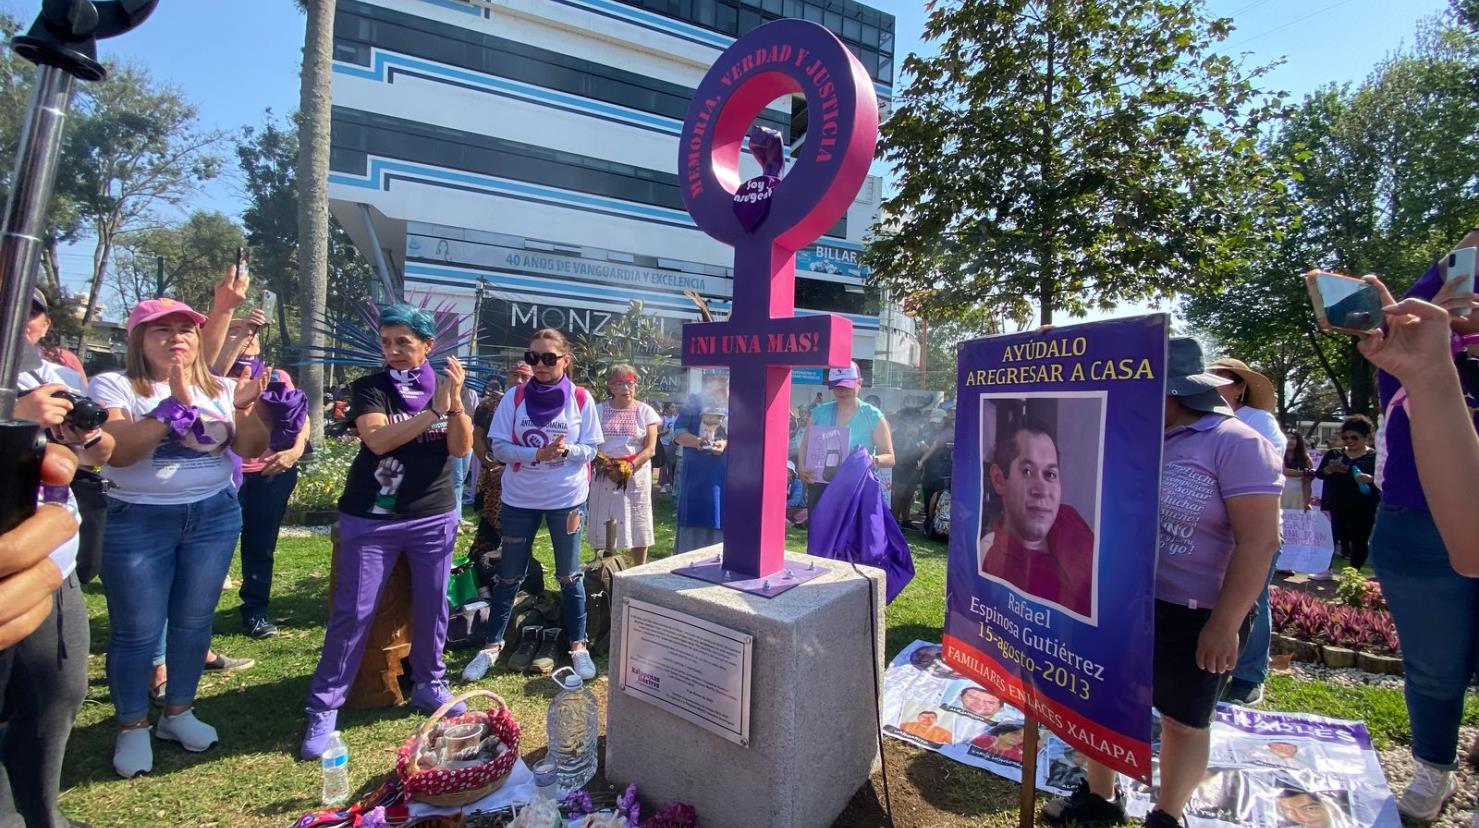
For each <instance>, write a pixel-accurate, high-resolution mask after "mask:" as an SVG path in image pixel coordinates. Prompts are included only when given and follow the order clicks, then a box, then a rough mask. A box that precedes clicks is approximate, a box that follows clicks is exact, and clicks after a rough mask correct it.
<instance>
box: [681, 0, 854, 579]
mask: <svg viewBox="0 0 1479 828" xmlns="http://www.w3.org/2000/svg"><path fill="white" fill-rule="evenodd" d="M793 94H801V95H804V96H805V98H806V107H807V113H808V127H807V134H806V140H805V143H804V145H803V146H802V149H801V154H800V156H799V157H798V158H797V159H796V161H795V163H794V165H793V166H792V167H791V169H790V171H789V172H787V173H786V174H785V175H784V176H781V177H779V178H777V176H776V175H774V174H773V173H774V172H775V171H776V170H775V169H774V165H772V164H768V163H767V164H766V167H768V168H769V169H766V170H765V173H767V174H765V175H761V176H757V177H755V178H752V179H750V180H749V181H742V180H741V177H740V156H741V149H742V146H743V144H744V140H745V137H746V135H747V134H748V133H749V131H750V125H751V123H752V122H753V121H754V120H755V117H756V116H757V115H759V114H760V112H761V111H762V110H763V109H764V107H765V106H766V105H767V104H769V103H770V102H771V101H773V100H775V99H776V98H780V97H783V96H787V95H793ZM877 139H878V99H877V97H876V96H875V95H874V92H873V82H872V80H871V79H870V78H869V77H868V73H867V71H866V70H864V69H863V65H862V64H861V63H859V62H858V60H857V58H855V57H853V55H852V53H851V52H849V51H848V50H847V47H846V46H844V45H843V44H842V41H840V40H838V39H837V37H836V36H835V35H833V34H832V33H831V32H829V31H827V29H825V28H823V27H822V26H820V25H817V24H816V23H811V22H808V21H804V20H792V19H788V20H778V21H775V22H773V23H768V24H766V25H764V26H761V27H760V28H758V29H755V30H754V31H751V32H750V33H749V34H747V35H745V36H743V37H741V38H739V39H738V40H736V41H735V42H734V44H733V45H731V46H730V47H729V48H728V49H726V50H725V51H724V54H722V55H720V57H719V59H718V61H717V62H716V63H715V64H714V66H713V68H712V69H710V70H709V73H708V75H706V76H705V77H704V80H703V83H701V84H700V85H699V87H698V90H697V91H696V93H695V94H694V97H693V102H692V103H691V104H690V105H689V108H688V117H687V118H686V119H685V120H684V122H683V134H682V138H681V140H680V142H679V149H678V178H679V189H681V190H682V192H683V203H684V205H685V206H686V207H687V208H688V212H689V213H690V214H691V215H692V216H693V220H694V222H695V223H697V225H698V226H699V228H700V229H702V230H703V231H704V232H706V233H708V234H709V235H710V236H713V237H714V238H715V239H718V240H719V241H721V242H723V243H725V244H727V245H729V246H731V247H733V248H734V303H733V308H732V311H731V313H730V316H729V318H728V319H727V320H725V321H723V322H702V323H690V324H687V325H684V326H683V364H684V365H687V366H690V367H727V368H728V369H729V378H730V379H729V389H730V390H729V425H730V427H729V449H728V455H729V457H728V477H727V479H726V481H725V489H724V502H723V504H722V506H723V509H722V514H723V520H724V552H723V556H722V563H714V564H709V565H701V566H694V567H688V568H686V569H685V570H680V571H682V572H683V573H684V574H687V575H690V576H692V577H696V578H701V579H703V580H707V581H713V582H716V583H726V584H729V585H731V586H734V587H736V588H740V589H744V590H745V591H750V592H755V593H757V594H762V595H772V596H773V595H776V594H779V593H780V592H782V591H784V589H785V588H786V587H787V586H789V585H794V584H795V583H798V582H800V581H801V580H804V579H805V576H804V575H801V574H800V573H798V572H796V571H795V570H796V567H795V565H794V564H793V565H792V567H791V568H790V569H788V570H787V572H784V573H783V572H782V570H783V569H787V567H786V563H785V493H786V456H787V448H788V442H789V441H788V414H789V408H790V399H791V369H792V368H794V367H808V366H809V367H816V366H823V367H825V366H832V367H841V366H845V365H847V364H848V362H849V360H851V358H852V323H851V322H850V321H848V320H847V319H844V318H842V317H840V316H835V315H832V314H817V315H807V316H796V315H795V311H796V301H795V288H796V276H795V267H796V251H797V250H799V249H801V248H803V247H805V246H807V245H808V244H811V243H812V242H813V241H815V240H816V239H817V238H818V237H820V236H821V235H822V233H824V232H825V231H826V230H827V229H828V228H829V227H831V226H832V225H833V224H834V223H835V222H836V221H837V219H838V218H840V217H841V216H842V215H843V214H844V213H846V212H847V208H848V207H849V206H850V205H851V204H852V202H853V198H854V197H855V196H856V195H857V193H858V190H859V188H861V187H862V185H863V181H864V179H865V178H866V177H867V175H868V169H869V165H870V164H871V163H872V161H873V150H874V147H875V145H876V143H877ZM762 140H763V139H761V138H760V137H759V136H758V134H757V136H756V138H755V139H754V141H753V142H752V143H756V144H759V143H761V142H762ZM756 155H757V157H759V158H760V160H761V161H762V163H764V162H766V161H767V160H768V156H769V153H768V148H767V149H766V150H761V151H757V153H756ZM767 207H768V209H767ZM772 576H776V577H772Z"/></svg>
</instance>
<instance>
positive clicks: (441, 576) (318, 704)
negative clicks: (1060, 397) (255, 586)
mask: <svg viewBox="0 0 1479 828" xmlns="http://www.w3.org/2000/svg"><path fill="white" fill-rule="evenodd" d="M456 537H457V512H455V511H454V512H448V513H446V514H445V515H433V516H432V517H424V518H410V519H404V520H372V519H370V518H362V517H355V516H353V515H346V514H343V513H340V515H339V579H338V582H337V583H336V584H335V585H334V610H333V614H332V615H331V616H330V617H329V626H328V629H327V630H326V631H325V632H324V650H323V655H321V656H320V657H319V660H318V669H317V670H315V671H314V673H313V685H312V686H311V687H310V688H309V690H308V708H309V709H310V710H337V709H338V708H339V707H340V706H342V705H343V704H344V697H345V696H347V695H348V694H349V685H350V683H351V682H353V681H354V674H355V672H356V671H357V670H359V662H360V658H362V657H363V656H364V653H365V643H366V639H367V638H368V637H369V634H370V624H371V622H372V621H373V620H374V617H375V605H376V604H377V603H378V602H379V600H380V592H381V591H382V590H383V589H384V588H385V582H386V580H387V579H388V578H389V577H390V571H391V570H392V569H394V568H395V564H396V560H397V559H398V558H399V557H400V556H401V555H405V556H406V563H407V564H408V565H409V566H410V568H411V656H410V658H409V661H410V663H411V681H413V682H415V683H417V684H421V683H425V682H428V681H436V680H438V679H440V678H441V677H442V674H443V673H445V672H446V671H447V668H446V665H444V664H443V663H442V647H443V646H445V645H446V643H447V579H448V577H449V574H450V571H451V566H452V542H453V541H454V540H455V539H456Z"/></svg>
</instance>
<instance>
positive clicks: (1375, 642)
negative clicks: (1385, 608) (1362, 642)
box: [1365, 610, 1402, 655]
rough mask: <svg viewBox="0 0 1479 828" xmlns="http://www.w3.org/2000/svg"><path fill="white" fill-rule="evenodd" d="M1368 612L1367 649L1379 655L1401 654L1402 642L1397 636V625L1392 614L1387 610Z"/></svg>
mask: <svg viewBox="0 0 1479 828" xmlns="http://www.w3.org/2000/svg"><path fill="white" fill-rule="evenodd" d="M1368 612H1369V613H1370V617H1369V618H1368V621H1367V626H1366V648H1365V649H1366V651H1367V652H1371V653H1376V654H1377V655H1400V654H1401V653H1402V642H1401V640H1400V639H1398V637H1397V625H1396V624H1394V623H1392V616H1391V615H1389V614H1388V613H1385V612H1374V611H1370V610H1368Z"/></svg>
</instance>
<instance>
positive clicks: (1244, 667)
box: [1232, 555, 1279, 691]
mask: <svg viewBox="0 0 1479 828" xmlns="http://www.w3.org/2000/svg"><path fill="white" fill-rule="evenodd" d="M1278 562H1279V556H1277V555H1275V556H1274V562H1273V563H1272V564H1270V565H1269V568H1268V580H1267V581H1265V582H1264V584H1263V592H1260V593H1258V602H1257V603H1255V604H1254V605H1253V626H1252V627H1250V628H1249V630H1248V640H1247V641H1244V642H1243V654H1242V655H1241V656H1239V657H1238V666H1236V667H1234V668H1233V672H1232V688H1233V690H1236V691H1246V690H1252V689H1253V688H1254V687H1257V686H1258V685H1260V684H1263V683H1264V682H1265V681H1267V680H1268V645H1269V639H1270V638H1272V637H1273V626H1274V625H1273V617H1272V616H1271V615H1270V613H1269V609H1268V587H1269V584H1272V583H1273V582H1274V569H1275V567H1277V565H1278Z"/></svg>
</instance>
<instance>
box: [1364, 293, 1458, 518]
mask: <svg viewBox="0 0 1479 828" xmlns="http://www.w3.org/2000/svg"><path fill="white" fill-rule="evenodd" d="M1442 287H1443V277H1442V276H1441V275H1439V272H1438V265H1436V264H1435V265H1433V266H1432V267H1430V268H1428V272H1427V273H1424V274H1423V276H1422V278H1421V279H1418V280H1417V282H1416V283H1414V284H1413V285H1412V289H1411V290H1408V291H1407V293H1405V294H1403V296H1402V298H1404V299H1406V298H1408V297H1416V298H1418V299H1432V298H1433V297H1434V296H1435V295H1437V293H1438V290H1439V289H1440V288H1442ZM1376 387H1377V391H1378V393H1379V394H1380V395H1381V407H1382V411H1383V412H1385V416H1383V417H1382V421H1381V428H1380V429H1379V430H1378V431H1377V434H1376V488H1378V489H1380V490H1381V502H1382V503H1383V504H1384V505H1387V506H1401V507H1403V508H1407V509H1422V510H1423V511H1427V509H1428V499H1427V497H1425V496H1424V495H1423V487H1422V481H1421V480H1419V479H1418V476H1417V460H1416V458H1414V457H1413V454H1412V422H1411V420H1409V419H1408V418H1407V409H1406V408H1404V407H1403V406H1402V405H1392V398H1393V397H1395V396H1396V395H1397V391H1398V389H1400V388H1401V387H1402V384H1401V383H1399V382H1397V378H1396V377H1394V376H1392V375H1391V374H1388V373H1387V372H1385V371H1380V372H1378V373H1377V375H1376ZM1403 396H1404V397H1405V396H1406V395H1403ZM1467 402H1468V404H1469V409H1470V410H1474V409H1479V399H1475V398H1473V397H1469V398H1468V400H1467ZM1474 428H1475V429H1479V414H1475V415H1474Z"/></svg>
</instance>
